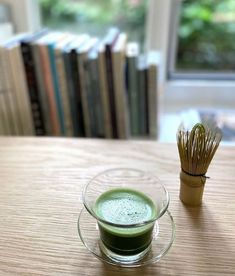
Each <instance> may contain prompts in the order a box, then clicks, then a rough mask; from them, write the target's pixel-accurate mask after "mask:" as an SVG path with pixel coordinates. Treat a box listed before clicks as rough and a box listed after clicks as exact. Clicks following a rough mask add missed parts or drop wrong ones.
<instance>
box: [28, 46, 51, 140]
mask: <svg viewBox="0 0 235 276" xmlns="http://www.w3.org/2000/svg"><path fill="white" fill-rule="evenodd" d="M31 47H32V53H33V59H34V64H35V74H36V81H37V87H38V91H39V99H40V102H41V107H42V113H43V120H44V126H45V132H46V135H49V136H50V135H52V125H51V119H50V106H49V99H48V97H47V93H46V84H45V82H44V76H43V69H42V68H43V64H42V59H41V56H40V49H39V45H38V44H37V43H36V42H32V43H31Z"/></svg>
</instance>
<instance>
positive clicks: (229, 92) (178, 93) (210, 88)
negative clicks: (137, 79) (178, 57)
mask: <svg viewBox="0 0 235 276" xmlns="http://www.w3.org/2000/svg"><path fill="white" fill-rule="evenodd" d="M179 2H181V0H157V1H156V0H150V5H149V17H148V22H147V31H146V32H147V41H146V46H147V47H146V49H147V50H157V51H158V52H159V54H160V55H161V62H160V64H159V66H160V67H159V71H160V72H159V74H160V76H159V79H158V87H159V101H160V102H161V103H162V110H163V111H166V112H171V111H180V110H182V109H183V108H189V107H203V106H212V105H213V107H220V106H223V107H228V108H233V109H235V106H234V104H233V103H235V81H233V78H228V77H226V79H225V78H223V76H222V75H221V74H220V76H219V75H217V76H216V75H214V76H213V77H211V78H210V74H206V73H202V74H201V75H200V76H199V75H197V78H193V76H190V75H188V76H186V74H179V75H175V76H174V77H175V78H172V76H171V78H169V54H170V53H173V51H174V50H172V48H171V47H172V41H171V37H173V36H176V32H174V29H173V30H172V29H171V24H172V12H173V8H174V5H175V4H178V3H179ZM226 75H227V73H226ZM194 77H195V76H194Z"/></svg>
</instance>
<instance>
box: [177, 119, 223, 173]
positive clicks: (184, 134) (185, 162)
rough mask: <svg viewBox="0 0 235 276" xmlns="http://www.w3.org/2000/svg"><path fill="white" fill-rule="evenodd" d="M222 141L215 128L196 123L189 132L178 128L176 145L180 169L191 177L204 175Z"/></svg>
mask: <svg viewBox="0 0 235 276" xmlns="http://www.w3.org/2000/svg"><path fill="white" fill-rule="evenodd" d="M221 139H222V132H221V130H220V129H219V128H218V127H216V126H211V125H206V124H201V123H198V124H196V125H195V126H194V127H193V128H192V130H191V131H189V130H185V129H184V128H183V126H180V128H179V130H178V132H177V144H178V151H179V156H180V162H181V168H182V170H183V171H184V172H186V173H189V174H192V175H205V174H206V172H207V169H208V167H209V165H210V162H211V160H212V158H213V156H214V154H215V152H216V150H217V148H218V146H219V143H220V141H221Z"/></svg>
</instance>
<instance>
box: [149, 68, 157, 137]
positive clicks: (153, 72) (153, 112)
mask: <svg viewBox="0 0 235 276" xmlns="http://www.w3.org/2000/svg"><path fill="white" fill-rule="evenodd" d="M148 96H149V98H148V106H149V111H148V114H149V134H150V137H151V138H155V139H156V138H157V134H158V133H157V129H158V114H157V111H158V108H157V106H158V101H157V66H156V65H150V66H149V68H148Z"/></svg>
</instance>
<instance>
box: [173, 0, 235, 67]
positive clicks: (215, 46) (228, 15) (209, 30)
mask: <svg viewBox="0 0 235 276" xmlns="http://www.w3.org/2000/svg"><path fill="white" fill-rule="evenodd" d="M178 38H179V41H178V53H177V64H176V67H177V69H195V70H197V69H200V70H201V69H204V70H214V71H215V70H221V71H232V70H234V69H235V43H234V38H235V1H234V0H223V1H221V0H206V1H205V0H197V1H195V0H186V1H184V2H182V8H181V19H180V27H179V31H178Z"/></svg>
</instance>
